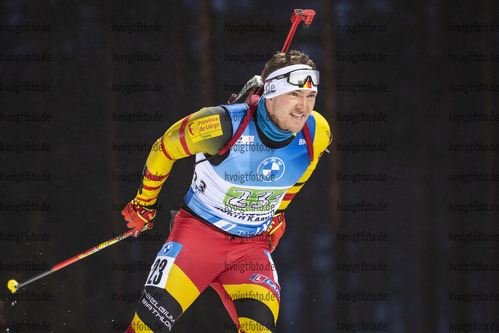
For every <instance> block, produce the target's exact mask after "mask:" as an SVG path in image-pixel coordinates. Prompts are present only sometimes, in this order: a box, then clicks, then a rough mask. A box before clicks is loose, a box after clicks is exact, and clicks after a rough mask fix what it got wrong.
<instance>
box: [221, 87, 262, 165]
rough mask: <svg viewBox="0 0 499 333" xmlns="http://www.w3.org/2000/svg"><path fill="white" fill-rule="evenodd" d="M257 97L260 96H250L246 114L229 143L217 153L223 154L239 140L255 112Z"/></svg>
mask: <svg viewBox="0 0 499 333" xmlns="http://www.w3.org/2000/svg"><path fill="white" fill-rule="evenodd" d="M259 99H260V96H258V95H253V96H251V102H250V105H249V110H248V112H246V114H245V115H244V117H243V120H242V121H241V123H240V124H239V127H238V128H237V131H236V133H235V134H234V136H232V139H230V141H229V143H227V145H226V146H225V147H223V148H222V150H220V151H219V152H218V155H220V156H222V155H223V154H225V153H226V152H227V151H229V150H230V149H231V148H232V146H233V145H234V144H235V143H236V142H237V140H239V138H240V137H241V135H242V134H243V132H244V130H245V129H246V127H247V126H248V124H249V122H250V120H251V118H252V117H253V114H255V111H256V107H257V106H258V101H259Z"/></svg>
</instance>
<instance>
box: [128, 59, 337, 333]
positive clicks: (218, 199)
mask: <svg viewBox="0 0 499 333" xmlns="http://www.w3.org/2000/svg"><path fill="white" fill-rule="evenodd" d="M263 73H264V74H263V82H264V86H263V88H264V89H263V95H262V97H259V96H257V95H255V96H253V97H252V100H251V102H250V103H249V104H245V103H239V104H231V105H223V106H217V107H207V108H203V109H201V110H199V111H198V112H195V113H193V114H191V115H189V116H187V117H185V118H183V119H181V120H180V121H178V122H177V123H175V124H174V125H173V126H171V127H170V128H169V129H168V130H167V131H166V133H165V134H164V135H163V136H162V137H161V138H160V139H158V140H157V141H156V143H155V144H154V145H153V148H152V149H151V152H150V154H149V156H148V158H147V161H146V165H145V167H144V173H143V180H142V183H141V186H140V188H139V190H138V193H137V195H136V197H135V198H134V199H133V200H132V201H131V202H130V203H129V204H128V205H127V206H126V207H125V209H124V210H123V212H122V214H123V215H124V216H125V220H126V221H128V224H127V225H128V227H129V228H134V230H135V233H134V236H137V235H138V234H139V233H140V230H141V229H142V228H143V226H144V225H145V224H146V223H152V222H151V220H152V219H153V218H154V216H155V214H156V211H155V204H156V201H157V198H158V195H159V192H160V190H161V187H162V185H163V183H164V182H165V180H166V179H167V177H168V176H169V174H170V170H171V168H172V165H173V163H174V162H175V161H176V160H178V159H181V158H185V157H188V156H191V155H196V165H195V169H194V175H193V178H192V184H191V186H190V189H189V191H188V192H187V194H186V195H185V196H184V198H183V202H182V205H181V209H180V211H179V212H178V213H177V214H176V216H175V219H174V224H173V229H172V231H171V233H170V235H169V237H168V239H167V241H166V243H165V244H164V245H163V247H162V248H161V250H160V251H159V252H158V254H157V257H156V259H155V261H154V263H153V265H152V267H151V271H150V273H149V276H148V277H147V280H146V282H145V287H144V291H143V293H142V296H141V299H140V301H139V303H138V306H137V309H136V312H135V315H134V317H133V319H132V322H131V324H130V326H129V328H128V330H127V331H126V332H127V333H133V332H151V331H152V332H170V331H171V330H172V327H173V326H174V325H175V323H176V321H177V320H178V318H179V317H180V315H181V314H182V313H183V312H184V311H186V310H187V308H188V307H189V306H190V305H191V304H192V302H194V300H195V299H196V298H197V297H198V296H199V295H200V293H201V292H203V290H204V289H205V288H207V287H208V286H211V287H213V288H214V289H215V290H216V291H217V293H218V294H219V295H220V297H221V299H222V301H223V303H224V305H225V307H226V308H227V310H228V312H229V314H230V316H231V318H232V319H233V321H234V323H235V325H236V326H237V329H238V332H248V333H249V332H275V331H276V322H277V316H278V313H279V303H280V293H281V288H280V286H279V283H278V278H277V272H276V270H275V267H274V263H273V261H272V257H271V254H270V253H271V252H272V251H273V250H274V249H275V247H276V245H277V243H278V242H279V239H280V237H281V236H282V233H283V232H284V229H285V220H284V210H285V209H286V207H287V206H288V205H289V203H290V202H291V200H292V199H293V197H294V196H295V195H296V194H297V193H298V191H300V189H301V188H302V186H303V185H304V183H305V182H306V181H307V180H308V179H309V177H310V175H311V174H312V172H313V171H314V169H315V167H316V165H317V162H318V160H319V158H320V156H321V155H322V153H323V152H324V151H325V150H326V148H327V146H328V145H329V143H330V142H331V140H332V135H331V132H330V129H329V125H328V123H327V121H326V120H325V119H324V117H322V116H321V115H320V114H319V113H317V112H315V111H313V107H314V104H315V100H316V96H317V87H318V85H319V72H318V71H317V70H316V65H315V64H314V62H313V61H312V60H310V59H309V57H308V56H307V55H306V54H304V53H302V52H299V51H289V52H286V53H281V52H278V53H276V54H275V55H274V56H273V57H272V58H271V59H270V60H269V61H268V62H267V63H266V65H265V69H264V72H263ZM238 129H239V131H238ZM231 139H233V140H236V141H235V142H234V143H233V145H232V146H231V147H230V149H227V147H229V146H228V145H227V144H228V142H229V141H230V140H231ZM224 148H225V149H224Z"/></svg>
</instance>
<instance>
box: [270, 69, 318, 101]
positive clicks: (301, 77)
mask: <svg viewBox="0 0 499 333" xmlns="http://www.w3.org/2000/svg"><path fill="white" fill-rule="evenodd" d="M318 85H319V72H318V71H316V70H314V69H312V67H310V66H307V65H291V66H287V67H284V68H281V69H278V70H277V71H275V72H272V73H270V75H269V76H268V78H267V80H265V84H264V87H263V88H264V89H263V96H264V97H265V98H273V97H276V96H279V95H282V94H285V93H287V92H290V91H293V90H303V89H308V90H313V91H315V92H317V86H318Z"/></svg>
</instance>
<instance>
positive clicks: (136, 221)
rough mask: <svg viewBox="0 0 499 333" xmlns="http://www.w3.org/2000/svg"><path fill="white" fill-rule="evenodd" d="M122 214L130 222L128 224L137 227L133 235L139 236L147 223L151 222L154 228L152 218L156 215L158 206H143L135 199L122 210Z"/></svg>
mask: <svg viewBox="0 0 499 333" xmlns="http://www.w3.org/2000/svg"><path fill="white" fill-rule="evenodd" d="M121 214H122V215H123V216H124V217H125V221H127V222H128V223H127V225H126V226H127V227H128V228H130V229H132V228H135V229H134V232H133V234H132V235H133V236H134V237H137V236H138V235H139V234H140V232H141V231H142V228H144V225H145V224H146V223H151V225H150V226H151V228H152V222H151V220H152V219H153V218H154V217H155V216H156V208H155V206H142V205H141V204H139V203H138V202H137V200H136V199H133V200H132V201H130V203H129V204H128V205H126V207H125V208H124V209H123V210H122V211H121Z"/></svg>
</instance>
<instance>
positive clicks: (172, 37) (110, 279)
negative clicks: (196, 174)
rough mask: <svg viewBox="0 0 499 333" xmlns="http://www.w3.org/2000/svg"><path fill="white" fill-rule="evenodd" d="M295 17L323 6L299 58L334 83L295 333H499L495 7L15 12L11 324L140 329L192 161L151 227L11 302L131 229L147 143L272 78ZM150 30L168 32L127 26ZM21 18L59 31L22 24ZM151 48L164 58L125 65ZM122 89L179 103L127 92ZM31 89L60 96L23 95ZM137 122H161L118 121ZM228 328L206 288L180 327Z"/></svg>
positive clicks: (285, 308) (188, 1) (3, 133)
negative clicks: (141, 309)
mask: <svg viewBox="0 0 499 333" xmlns="http://www.w3.org/2000/svg"><path fill="white" fill-rule="evenodd" d="M294 8H303V9H305V8H310V9H314V10H315V11H316V13H317V14H316V16H315V19H314V22H313V23H312V25H311V26H310V28H308V29H303V27H299V28H298V30H297V32H296V35H295V37H294V39H293V42H292V44H291V49H298V50H301V51H304V52H306V53H308V54H309V55H310V57H311V58H312V59H313V60H314V61H315V62H316V63H317V65H318V67H319V69H320V71H321V85H320V87H319V95H318V101H317V104H316V110H318V111H319V112H321V113H322V114H323V115H324V116H325V117H326V118H327V119H328V121H329V123H330V125H331V128H332V131H333V134H334V141H333V143H332V144H331V146H330V147H329V151H330V154H325V155H324V156H323V158H322V159H321V161H320V163H319V166H318V168H317V170H316V171H315V173H314V174H313V175H312V177H311V179H310V180H309V182H308V183H307V184H306V185H305V187H304V189H303V190H302V191H301V192H300V194H299V195H298V196H297V197H296V199H295V200H294V201H293V202H292V204H291V206H290V207H289V209H288V211H287V213H286V217H287V225H288V226H287V230H286V234H285V236H284V238H283V239H282V241H281V243H280V245H279V247H278V249H277V250H276V251H275V252H274V253H273V257H274V261H275V263H276V266H277V269H278V272H279V282H280V284H281V287H282V300H281V309H280V316H279V320H278V332H372V331H377V332H383V331H384V332H404V333H412V332H414V333H420V332H469V331H472V330H473V329H474V331H479V330H478V329H477V328H480V329H481V331H485V326H484V325H487V328H488V329H489V331H499V327H498V326H494V325H499V322H498V321H497V318H499V317H498V314H499V306H498V303H499V283H498V282H499V257H498V244H499V227H498V212H497V210H498V205H499V197H498V188H497V184H498V177H499V167H498V159H497V156H498V151H499V148H498V145H499V134H498V130H497V129H498V128H497V127H498V126H497V124H498V120H499V112H498V105H499V99H498V96H499V88H498V87H499V75H498V74H499V73H498V62H499V59H498V57H499V2H497V1H493V0H481V1H450V0H425V1H416V2H411V1H396V0H377V1H360V0H351V1H346V0H334V1H333V0H322V1H320V0H316V1H313V0H309V1H306V2H300V1H295V0H289V1H286V2H277V1H272V2H271V1H262V0H246V1H240V2H235V1H232V2H230V1H227V0H213V1H209V0H198V1H195V0H185V1H180V0H175V1H140V2H138V1H137V2H132V1H86V2H77V1H60V0H46V1H42V0H40V1H2V2H1V3H0V24H1V25H0V188H1V191H0V220H1V228H0V236H1V237H0V283H1V286H0V295H1V297H0V329H1V330H2V331H8V332H35V331H43V332H74V333H79V332H88V331H93V332H122V331H124V329H125V327H126V326H127V325H128V323H129V322H130V321H131V319H132V316H133V313H134V309H135V305H136V303H137V300H138V295H139V293H140V291H141V288H142V285H143V283H144V280H145V278H146V276H147V274H148V270H149V265H150V264H151V263H152V260H153V259H154V257H155V255H156V252H157V251H158V250H159V249H160V247H161V245H162V244H163V242H164V241H165V240H166V238H167V236H168V222H169V212H170V210H171V209H176V208H178V206H179V204H180V201H181V199H182V197H183V195H184V193H185V191H186V190H187V188H188V186H189V184H190V180H191V176H192V163H193V160H192V159H187V160H182V161H179V162H178V163H176V164H175V166H174V169H173V173H172V176H170V178H169V179H168V180H167V182H166V184H165V186H164V189H163V191H162V193H161V196H160V199H159V203H160V206H159V210H158V215H157V217H156V223H155V226H154V229H153V230H150V231H148V232H147V233H145V234H143V235H142V236H141V237H139V238H138V239H133V240H125V241H123V242H121V243H119V244H116V245H114V246H112V247H111V248H109V249H105V250H103V251H102V252H100V253H98V254H95V255H93V256H91V257H88V258H85V259H84V260H82V261H80V262H78V263H75V264H73V265H71V266H70V267H67V268H65V269H63V270H61V271H58V272H55V273H53V274H51V275H49V276H47V277H45V278H43V279H41V280H38V281H36V282H33V283H32V284H29V285H28V286H26V287H25V288H23V289H21V290H20V291H19V292H18V293H17V294H16V297H14V298H13V296H11V295H10V292H9V291H8V290H7V288H6V284H7V281H8V280H9V279H16V280H17V281H19V282H24V281H26V280H28V279H29V278H31V277H33V276H35V275H36V274H39V273H41V272H42V271H43V270H44V269H47V266H48V265H55V264H57V263H59V262H61V261H63V260H65V259H67V258H70V257H72V256H74V255H76V254H78V253H80V252H83V251H84V250H86V249H88V248H90V247H92V246H94V245H97V244H99V243H101V242H103V241H105V240H107V239H109V238H111V237H112V236H113V235H118V234H120V233H122V232H124V231H126V230H127V228H126V225H125V223H124V222H123V219H122V216H121V213H120V212H121V209H122V207H123V206H124V205H125V204H126V203H127V202H129V201H130V200H131V199H132V198H133V197H134V195H135V193H136V189H137V186H138V178H139V175H140V172H141V170H142V167H143V165H144V163H145V159H146V157H147V154H148V151H147V149H144V147H145V146H147V145H151V144H152V143H153V142H154V141H155V140H156V139H157V138H158V137H160V136H161V135H162V134H163V133H164V131H165V130H166V129H167V128H168V127H169V126H170V125H171V124H173V123H174V122H175V121H177V120H178V119H180V118H181V117H184V116H186V115H188V114H189V113H192V112H194V111H196V110H198V109H200V108H201V107H203V106H207V105H217V104H223V103H225V102H226V101H227V99H228V98H229V96H230V94H231V93H234V92H237V91H238V89H239V88H240V87H241V86H242V85H243V84H244V83H245V82H246V80H248V79H249V78H250V77H251V76H253V75H255V74H259V73H260V72H261V70H262V68H263V65H264V63H265V61H266V60H267V59H268V57H269V56H270V55H271V54H273V53H274V52H275V51H277V50H280V49H281V47H282V44H283V43H284V40H285V37H286V35H287V33H288V31H289V28H290V25H291V22H290V17H291V13H292V11H293V9H294ZM139 22H140V23H141V24H144V23H145V24H148V25H150V26H155V27H156V28H157V30H159V31H151V32H147V33H145V32H132V33H128V32H126V31H123V29H122V27H123V26H126V25H131V24H136V23H139ZM25 23H27V24H28V25H30V24H31V25H33V24H34V25H36V26H38V27H47V26H50V31H45V32H37V31H18V32H16V31H11V30H10V29H11V27H14V26H16V25H17V26H19V25H24V24H25ZM159 27H161V29H160V28H159ZM255 27H258V28H259V29H257V30H258V31H255V29H256V28H255ZM242 28H245V29H246V30H249V31H244V33H243V31H242V30H241V29H242ZM134 52H141V53H142V54H145V55H150V56H161V57H162V61H159V60H158V61H151V62H134V63H131V64H129V63H128V62H126V61H122V60H121V59H122V58H120V56H123V55H127V54H131V53H134ZM25 54H28V55H31V57H24V60H19V61H16V59H19V56H21V55H25ZM47 56H50V59H47ZM30 59H31V60H30ZM36 59H38V60H36ZM125 82H128V83H132V82H146V83H148V84H151V85H152V86H154V85H156V86H159V85H161V86H162V87H163V89H162V91H152V92H135V93H131V94H128V93H125V92H122V91H117V89H116V86H117V85H120V84H123V83H125ZM24 83H28V85H36V86H38V87H41V86H45V87H47V85H50V91H30V92H20V93H16V92H15V91H11V90H10V88H11V87H13V86H15V85H19V84H24ZM371 86H374V87H376V91H365V87H371ZM9 87H10V88H9ZM113 87H115V88H114V89H113ZM379 87H381V89H380V90H379V89H378V88H379ZM357 88H358V90H360V91H358V90H356V89H357ZM139 112H140V113H141V114H142V116H145V115H147V116H149V117H155V118H157V119H156V121H146V120H147V119H144V118H142V120H140V119H139V120H135V121H130V122H128V121H123V120H122V119H123V118H122V117H125V116H127V115H133V114H137V113H139ZM18 115H24V116H23V117H24V118H23V119H21V118H16V117H18ZM47 118H50V119H47ZM159 118H161V119H159ZM124 144H125V145H131V146H130V147H132V148H131V149H130V150H123V149H122V147H123V145H124ZM23 147H24V148H23ZM26 147H31V148H26ZM43 147H45V148H46V147H50V151H40V150H42V148H43ZM373 147H374V148H375V149H373ZM16 148H19V149H20V150H24V151H16ZM21 204H22V205H24V206H21ZM373 205H374V207H375V208H376V209H375V210H372V209H371V210H367V211H366V209H365V207H372V206H373ZM28 206H29V207H35V208H32V209H27V208H26V207H28ZM22 207H25V208H22ZM43 207H45V208H47V207H49V209H45V210H44V209H42V208H43ZM16 208H19V209H20V210H19V211H16ZM354 208H359V209H358V210H356V211H354ZM378 208H381V209H378ZM359 210H360V211H359ZM372 236H374V239H373V237H372ZM358 263H360V266H356V265H357V264H358ZM356 268H358V269H359V271H358V270H357V269H356ZM359 294H360V295H361V296H362V295H375V296H376V298H375V299H369V300H366V299H365V298H360V299H356V298H355V297H358V295H359ZM229 325H230V318H229V317H228V315H227V314H226V313H225V310H224V308H223V306H222V303H221V302H220V300H219V299H218V298H217V296H216V294H215V293H214V292H213V291H212V290H206V291H205V293H203V294H202V295H201V297H200V298H199V299H198V300H197V301H196V302H195V303H194V304H193V305H192V307H191V308H190V309H189V310H188V311H187V312H186V313H185V314H184V315H183V316H182V317H181V319H180V320H179V322H178V325H177V326H176V327H175V328H174V330H173V331H174V332H193V331H202V332H229V331H231V330H230V327H229ZM476 325H481V326H476ZM490 328H492V330H491V329H490Z"/></svg>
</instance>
